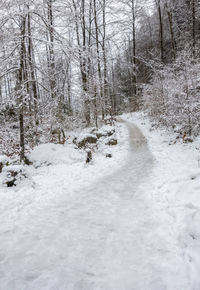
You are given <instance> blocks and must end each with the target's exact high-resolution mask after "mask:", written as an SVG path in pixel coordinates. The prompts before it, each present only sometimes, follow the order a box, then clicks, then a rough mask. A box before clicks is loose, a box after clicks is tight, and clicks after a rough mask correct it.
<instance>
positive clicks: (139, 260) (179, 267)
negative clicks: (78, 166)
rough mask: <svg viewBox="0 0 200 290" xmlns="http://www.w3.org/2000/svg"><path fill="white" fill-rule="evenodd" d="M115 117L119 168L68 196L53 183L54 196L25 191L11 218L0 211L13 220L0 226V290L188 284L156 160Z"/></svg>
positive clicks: (172, 288)
mask: <svg viewBox="0 0 200 290" xmlns="http://www.w3.org/2000/svg"><path fill="white" fill-rule="evenodd" d="M119 121H120V122H121V123H123V126H126V127H128V130H129V142H130V146H129V150H128V155H127V161H126V163H125V165H123V166H122V167H121V168H120V167H119V170H118V171H116V172H115V173H113V174H111V175H110V176H106V177H105V178H102V179H100V180H99V181H98V182H96V183H95V184H92V185H90V186H86V187H85V188H84V187H83V188H82V189H79V190H77V191H76V192H73V194H71V195H66V194H65V191H66V190H67V188H64V187H63V185H62V184H60V183H59V184H58V186H59V190H60V195H59V197H58V198H57V199H53V198H52V199H51V198H50V199H49V200H48V201H47V200H46V201H45V203H43V201H42V196H41V201H40V200H37V201H34V197H32V199H31V200H29V201H27V203H26V204H25V205H21V208H18V209H17V211H18V213H17V215H16V212H15V215H14V217H15V218H14V219H13V217H12V216H6V215H5V214H7V213H9V210H10V215H12V214H13V213H12V208H10V209H7V211H5V212H2V213H1V217H2V219H3V220H4V221H5V223H6V221H7V219H10V220H12V221H13V225H12V226H10V228H7V229H6V230H5V231H4V232H2V231H1V238H0V239H1V244H0V289H1V290H36V289H37V290H40V289H41V290H43V289H45V290H192V289H193V288H192V287H191V285H190V284H189V281H190V279H189V274H188V266H187V262H186V261H185V256H184V254H183V252H182V250H181V248H180V245H179V244H178V234H179V233H177V226H176V223H175V219H174V215H173V214H171V212H170V211H169V210H168V207H169V204H168V201H167V200H166V199H165V198H164V197H163V198H162V195H161V193H162V187H161V186H157V173H158V170H159V168H157V166H158V165H157V161H156V160H155V157H154V156H153V155H152V153H151V151H150V150H149V147H148V144H147V142H146V138H145V137H144V136H143V134H142V132H141V131H140V129H139V128H138V127H137V126H135V125H134V124H132V123H129V122H127V121H124V120H122V119H120V120H119ZM47 175H48V174H47ZM44 180H45V178H44ZM33 192H34V189H33ZM34 203H37V208H35V206H33V204H34ZM38 204H39V205H38ZM24 208H25V210H24ZM2 234H3V235H4V239H2Z"/></svg>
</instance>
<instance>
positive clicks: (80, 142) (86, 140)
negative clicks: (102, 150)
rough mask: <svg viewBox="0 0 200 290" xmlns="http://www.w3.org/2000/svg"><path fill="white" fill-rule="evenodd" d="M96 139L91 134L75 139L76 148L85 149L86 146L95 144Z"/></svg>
mask: <svg viewBox="0 0 200 290" xmlns="http://www.w3.org/2000/svg"><path fill="white" fill-rule="evenodd" d="M96 143H97V137H96V136H95V135H93V134H84V135H82V136H80V137H79V138H77V140H76V145H77V146H78V148H86V147H87V145H88V144H96Z"/></svg>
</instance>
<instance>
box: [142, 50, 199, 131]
mask: <svg viewBox="0 0 200 290" xmlns="http://www.w3.org/2000/svg"><path fill="white" fill-rule="evenodd" d="M199 83H200V60H199V59H194V58H193V57H192V55H191V54H190V53H189V52H186V51H183V52H182V54H181V55H180V56H179V57H178V58H177V60H176V61H175V62H174V63H173V64H172V65H166V66H164V67H162V68H160V69H157V70H155V72H154V74H153V77H152V81H151V84H149V85H147V86H146V87H145V88H144V91H143V98H144V106H145V108H146V109H147V111H148V113H149V115H150V116H151V117H152V119H153V120H154V121H155V122H156V123H159V124H160V125H164V126H166V127H172V128H179V131H180V133H181V134H183V135H184V134H185V133H186V134H187V135H195V136H196V135H199V134H200V114H199V112H200V102H199V99H200V85H199Z"/></svg>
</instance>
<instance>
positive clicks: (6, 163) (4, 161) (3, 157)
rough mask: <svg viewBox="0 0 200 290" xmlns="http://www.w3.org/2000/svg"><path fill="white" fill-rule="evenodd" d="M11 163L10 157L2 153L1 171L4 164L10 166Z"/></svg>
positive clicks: (0, 158) (0, 157)
mask: <svg viewBox="0 0 200 290" xmlns="http://www.w3.org/2000/svg"><path fill="white" fill-rule="evenodd" d="M8 165H9V158H8V157H7V156H5V155H0V173H1V172H2V170H3V167H4V166H8Z"/></svg>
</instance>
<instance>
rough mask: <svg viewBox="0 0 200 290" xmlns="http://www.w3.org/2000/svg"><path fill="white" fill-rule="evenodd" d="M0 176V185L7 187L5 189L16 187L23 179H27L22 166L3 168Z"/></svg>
mask: <svg viewBox="0 0 200 290" xmlns="http://www.w3.org/2000/svg"><path fill="white" fill-rule="evenodd" d="M2 175H3V176H2V177H1V179H2V183H3V184H4V185H7V187H12V186H16V185H18V184H19V183H20V182H21V181H22V180H23V179H25V178H27V173H26V172H25V170H24V168H23V166H22V165H12V166H7V167H4V168H3V171H2Z"/></svg>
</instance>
